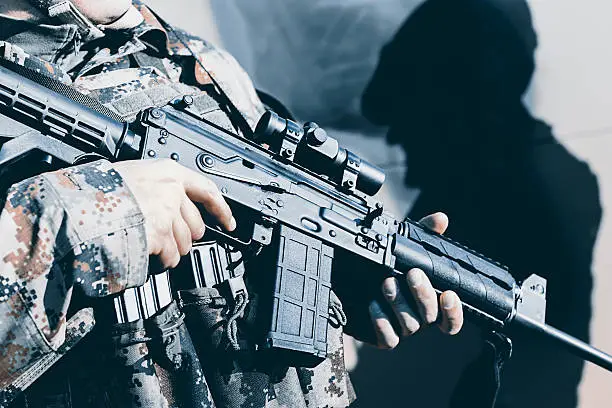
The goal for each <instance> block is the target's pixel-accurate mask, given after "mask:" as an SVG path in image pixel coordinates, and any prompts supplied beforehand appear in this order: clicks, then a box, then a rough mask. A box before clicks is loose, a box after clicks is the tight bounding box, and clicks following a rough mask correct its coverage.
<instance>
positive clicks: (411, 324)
mask: <svg viewBox="0 0 612 408" xmlns="http://www.w3.org/2000/svg"><path fill="white" fill-rule="evenodd" d="M402 326H403V327H402V335H403V336H404V337H408V336H412V335H413V334H415V333H416V332H418V331H419V329H420V328H421V325H420V324H419V322H418V321H416V320H414V319H410V320H408V321H406V320H405V321H404V324H403V325H402Z"/></svg>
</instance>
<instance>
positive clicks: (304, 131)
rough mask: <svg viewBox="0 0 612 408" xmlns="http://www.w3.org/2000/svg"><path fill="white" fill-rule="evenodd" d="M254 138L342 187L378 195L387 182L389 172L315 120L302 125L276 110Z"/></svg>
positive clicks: (265, 116)
mask: <svg viewBox="0 0 612 408" xmlns="http://www.w3.org/2000/svg"><path fill="white" fill-rule="evenodd" d="M254 140H255V141H256V142H258V143H266V144H268V145H269V146H270V149H272V150H273V151H274V152H276V153H279V154H280V155H281V156H282V157H284V158H285V159H287V160H292V161H294V162H296V163H298V164H299V165H301V166H303V167H305V168H307V169H308V170H311V171H314V172H315V173H318V174H321V175H324V176H327V177H328V178H329V179H330V180H331V181H333V182H335V183H336V184H338V185H339V186H340V187H342V188H345V189H348V190H353V189H355V190H358V191H361V192H363V193H365V194H367V195H370V196H372V195H374V194H376V193H377V192H378V190H380V188H381V187H382V185H383V184H384V182H385V172H384V171H383V170H382V169H381V168H379V167H377V166H375V165H373V164H372V163H369V162H367V161H366V160H364V159H362V158H361V157H359V156H358V155H356V154H355V153H353V152H351V151H349V150H346V149H345V148H343V147H342V146H340V144H339V143H338V141H337V140H336V139H334V138H333V137H331V136H329V135H328V134H327V132H326V131H325V130H324V129H323V128H320V127H319V126H318V125H317V124H316V123H314V122H308V123H306V124H304V127H301V126H300V125H298V124H297V123H295V122H293V121H291V120H289V119H283V118H281V117H280V116H278V115H277V114H276V113H274V112H272V111H267V112H266V113H264V114H263V115H262V117H261V119H260V120H259V122H258V123H257V128H256V129H255V134H254Z"/></svg>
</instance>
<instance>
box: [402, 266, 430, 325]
mask: <svg viewBox="0 0 612 408" xmlns="http://www.w3.org/2000/svg"><path fill="white" fill-rule="evenodd" d="M406 280H407V281H408V286H409V287H410V291H411V292H412V296H413V297H414V300H415V301H416V304H417V307H418V309H419V313H420V315H421V318H422V319H423V321H424V322H426V323H427V324H432V323H434V322H435V321H436V319H437V318H438V297H437V296H436V291H435V290H434V288H433V286H431V282H430V281H429V278H428V277H427V275H425V273H424V272H423V271H422V270H420V269H416V268H415V269H411V270H409V271H408V274H407V276H406Z"/></svg>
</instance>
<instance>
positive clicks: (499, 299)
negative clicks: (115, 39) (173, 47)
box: [0, 63, 612, 371]
mask: <svg viewBox="0 0 612 408" xmlns="http://www.w3.org/2000/svg"><path fill="white" fill-rule="evenodd" d="M9 66H10V68H11V69H8V68H7V67H9ZM17 72H19V73H17ZM26 77H28V78H26ZM192 103H193V98H192V97H191V96H185V97H184V98H182V99H181V100H177V101H175V102H173V103H170V104H169V105H167V106H165V107H163V108H152V109H147V110H144V111H143V112H141V114H140V115H139V116H138V119H137V120H136V121H134V122H133V123H124V122H122V121H121V118H119V117H118V116H117V115H116V114H114V113H113V112H111V111H110V110H108V109H106V108H105V107H104V106H102V105H100V104H99V103H98V102H96V101H94V100H93V99H90V98H88V97H85V96H83V95H81V94H79V93H77V92H75V91H74V90H73V89H71V88H69V87H67V86H64V85H63V84H60V83H58V82H56V81H53V80H51V79H49V78H46V77H43V76H40V75H37V74H35V73H32V72H31V71H28V70H24V69H21V67H18V66H16V65H14V64H10V63H5V67H0V116H1V125H0V126H2V135H3V136H2V137H4V138H7V139H9V140H8V141H7V142H6V143H4V145H3V147H2V150H1V151H0V176H1V177H2V179H3V180H9V181H10V177H9V175H10V174H13V173H14V172H15V170H14V169H19V171H18V172H17V173H21V172H22V171H23V170H24V169H27V168H30V169H31V168H32V167H33V166H32V160H40V162H41V163H46V164H49V167H48V168H49V169H52V168H54V166H55V168H58V167H62V166H66V165H70V164H74V163H80V162H82V161H84V160H91V159H92V158H96V157H98V158H100V157H103V158H106V159H109V160H111V161H116V160H126V159H150V158H171V159H173V160H176V161H177V162H179V163H180V164H182V165H184V166H186V167H188V168H191V169H192V170H195V171H197V172H201V173H203V174H205V175H206V176H207V177H209V178H210V179H211V180H212V181H214V182H215V183H216V184H217V185H218V186H219V188H220V189H221V192H222V193H223V195H224V196H225V198H226V199H227V200H228V202H229V203H230V205H231V206H232V209H233V211H234V214H235V216H236V218H237V220H238V225H239V229H240V231H238V232H237V233H235V234H234V233H233V234H231V235H230V234H227V233H224V232H222V231H221V230H219V229H216V228H209V229H208V231H209V232H208V233H209V234H211V235H208V238H210V239H207V240H206V241H204V242H202V243H196V244H195V245H194V249H193V250H192V253H191V257H185V259H184V261H183V266H184V265H187V267H189V268H191V269H192V271H193V274H192V275H191V276H192V279H191V282H189V283H185V282H180V283H178V286H183V287H185V285H186V286H187V287H188V286H189V285H192V286H211V285H225V287H226V288H227V289H229V290H230V291H231V293H232V296H233V297H234V298H235V299H237V300H239V299H240V298H241V297H242V299H244V298H245V297H246V286H245V284H244V281H243V279H242V275H243V271H244V269H243V268H244V266H245V263H243V262H242V260H243V259H244V260H248V259H252V258H253V257H257V258H256V259H257V260H258V261H257V263H258V265H259V267H258V269H260V271H257V272H258V273H257V274H258V275H260V276H261V279H259V277H258V280H261V282H260V283H258V286H257V288H258V295H259V296H262V294H265V292H266V291H268V293H269V296H268V297H266V296H262V298H261V299H259V300H258V312H257V316H258V319H259V322H258V327H259V328H260V329H261V333H260V341H259V346H260V348H261V349H262V350H263V351H266V350H267V351H274V352H280V353H281V354H283V355H285V356H288V357H289V358H290V359H291V360H292V361H293V362H299V363H300V364H313V363H316V362H317V361H320V359H322V358H324V357H325V355H326V352H327V345H326V334H327V327H328V315H329V311H328V307H329V299H330V290H331V288H332V286H334V289H338V291H339V292H347V290H346V289H345V287H348V286H349V285H348V284H347V283H346V282H339V281H338V279H337V278H334V277H335V276H337V275H338V273H339V271H338V269H339V268H340V269H342V268H343V265H339V263H338V262H336V261H335V258H340V257H341V258H343V259H345V260H349V261H350V262H351V263H352V264H357V265H360V268H358V269H355V270H352V271H349V272H348V273H347V272H346V271H344V272H343V273H342V276H349V277H350V276H351V274H352V276H354V278H355V282H360V278H359V276H360V275H363V274H364V273H365V272H364V271H365V270H367V271H368V272H369V273H370V272H371V273H372V274H376V273H377V271H380V273H379V276H378V277H377V279H378V281H379V282H380V280H382V278H384V277H386V276H394V275H402V274H404V273H405V272H407V271H408V270H409V269H411V268H415V267H418V268H421V269H422V270H423V271H424V272H425V273H426V274H427V276H428V277H429V279H430V280H431V282H432V284H433V286H434V288H435V289H436V290H437V291H438V292H440V291H444V290H449V289H451V290H454V291H455V292H456V293H457V294H458V295H459V296H460V298H461V300H462V303H463V308H464V310H465V311H466V312H467V314H468V316H469V317H471V318H473V319H474V320H475V321H476V322H477V323H478V324H479V325H481V326H484V327H486V328H487V329H490V330H496V331H500V332H502V333H508V332H509V331H511V330H512V328H513V327H527V328H529V329H533V331H535V332H539V333H541V334H543V335H544V336H546V337H547V338H549V339H551V340H552V341H555V342H556V343H558V344H561V345H563V346H566V347H567V348H568V349H569V350H570V351H571V352H572V353H574V354H576V355H578V356H580V357H581V358H584V359H586V360H589V361H591V362H593V363H595V364H597V365H599V366H601V367H603V368H605V369H607V370H609V371H612V356H610V355H608V354H606V353H604V352H602V351H600V350H597V349H595V348H593V347H591V346H589V345H588V344H586V343H584V342H582V341H580V340H578V339H576V338H574V337H571V336H570V335H568V334H566V333H564V332H562V331H559V330H557V329H555V328H552V327H550V326H548V325H547V324H545V321H544V320H545V319H544V316H545V306H546V299H545V293H546V281H545V280H544V279H543V278H541V277H539V276H536V275H531V276H530V277H529V278H527V279H526V280H525V281H524V282H521V283H517V282H516V281H515V279H514V278H513V277H512V275H511V274H510V273H509V272H508V270H507V269H506V268H505V267H503V266H502V265H500V264H498V263H496V262H493V261H491V260H490V259H487V258H486V257H484V256H482V255H480V254H478V253H476V252H474V251H472V250H470V249H468V248H466V247H463V246H461V245H459V244H457V243H455V242H453V241H451V240H449V239H448V238H445V237H443V236H440V235H438V234H436V233H434V232H431V231H429V230H427V229H425V228H424V227H422V226H421V225H419V224H418V223H416V222H413V221H410V220H404V221H399V220H397V219H395V218H394V217H393V216H392V215H390V214H388V213H387V212H386V211H385V210H384V207H383V205H382V203H380V202H375V201H374V200H373V199H372V198H371V197H370V196H372V195H374V194H376V192H377V191H378V190H379V189H380V187H381V186H382V185H383V183H384V179H385V175H384V173H383V172H382V171H381V170H380V169H378V168H377V167H375V166H373V165H371V164H369V163H368V162H366V161H365V160H363V159H361V158H360V157H358V156H357V155H355V154H353V153H351V152H349V151H348V150H345V149H344V148H342V147H340V146H339V145H338V142H337V141H336V140H335V139H333V138H331V137H329V136H328V135H327V134H326V133H325V131H324V130H323V129H321V128H319V127H318V126H317V125H316V124H313V123H307V124H306V125H305V126H304V127H303V128H302V127H300V126H299V125H297V124H296V123H294V122H291V121H288V120H285V119H281V118H279V117H278V116H277V115H276V114H274V113H272V112H268V113H266V114H265V115H264V116H263V117H262V118H261V120H260V122H259V124H258V126H257V129H256V131H255V136H254V138H253V140H247V139H244V138H241V137H240V136H238V135H236V134H233V133H231V132H229V131H227V130H225V129H222V128H220V127H218V126H216V125H215V124H214V123H209V122H207V121H206V120H203V119H202V118H201V117H199V116H198V113H197V112H196V111H195V110H194V109H193V106H192ZM264 143H265V144H266V145H267V146H268V148H264V147H263V146H262V144H264ZM24 163H25V165H23V164H24ZM34 167H36V166H34ZM9 169H11V170H10V171H9ZM38 171H39V172H40V169H39V170H38ZM259 259H261V262H260V261H259ZM359 269H363V270H359ZM248 270H249V262H246V271H247V275H248ZM266 271H276V273H267V272H266ZM177 275H179V274H177ZM180 275H184V274H180ZM172 281H173V284H174V277H172ZM167 282H168V279H167V275H162V278H161V279H160V278H159V277H158V278H156V279H154V280H151V281H150V282H149V283H148V284H147V288H137V289H131V290H129V291H126V293H124V294H123V295H122V296H121V297H118V298H116V299H115V305H116V310H117V317H118V319H119V320H120V321H127V320H131V319H135V318H140V317H148V316H150V315H151V314H152V313H154V312H155V311H156V310H159V308H161V307H163V306H164V305H165V304H167V303H168V302H169V301H170V299H171V297H172V295H171V293H170V291H171V289H170V287H169V285H168V284H167ZM160 287H161V288H165V289H164V290H163V293H162V294H161V295H160V293H159V291H160V290H159V288H160ZM353 288H354V289H355V290H356V291H357V294H358V296H357V297H359V293H361V292H362V293H364V294H367V293H373V292H375V291H377V290H378V287H376V288H374V289H375V290H374V289H372V288H360V287H359V285H355V284H353ZM349 292H350V290H349ZM164 299H165V300H164ZM349 303H350V302H349ZM349 308H350V305H349ZM130 314H133V316H130ZM359 320H364V321H367V317H366V316H361V315H358V314H352V315H351V314H349V324H350V323H351V321H354V322H358V321H359Z"/></svg>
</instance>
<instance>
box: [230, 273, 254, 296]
mask: <svg viewBox="0 0 612 408" xmlns="http://www.w3.org/2000/svg"><path fill="white" fill-rule="evenodd" d="M226 282H227V286H228V287H229V290H230V293H231V294H232V299H234V301H235V300H236V298H237V297H238V295H241V294H242V295H244V297H245V299H248V296H249V293H248V291H247V287H246V284H245V283H244V279H243V278H242V275H240V276H236V277H235V278H229V279H228V280H226Z"/></svg>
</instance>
